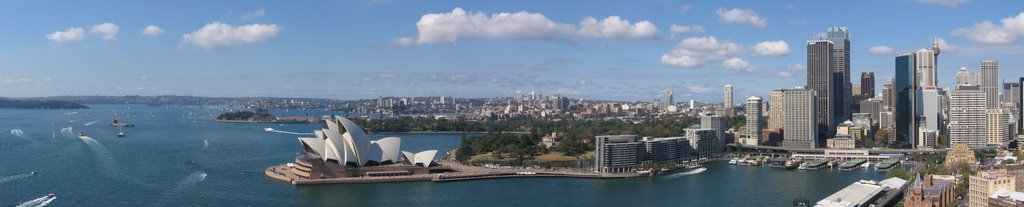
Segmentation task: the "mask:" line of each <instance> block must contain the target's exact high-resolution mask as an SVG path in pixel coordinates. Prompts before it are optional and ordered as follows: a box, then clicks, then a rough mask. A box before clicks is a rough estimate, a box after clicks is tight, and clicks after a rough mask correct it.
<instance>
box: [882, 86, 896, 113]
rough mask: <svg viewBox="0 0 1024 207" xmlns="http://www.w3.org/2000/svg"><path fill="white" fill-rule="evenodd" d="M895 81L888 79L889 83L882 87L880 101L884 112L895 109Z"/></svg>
mask: <svg viewBox="0 0 1024 207" xmlns="http://www.w3.org/2000/svg"><path fill="white" fill-rule="evenodd" d="M895 82H896V79H889V83H886V84H885V85H883V86H882V99H883V102H884V104H885V111H892V109H894V108H896V89H895V88H896V87H895V86H894V85H895V84H894V83H895Z"/></svg>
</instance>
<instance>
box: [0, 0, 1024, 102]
mask: <svg viewBox="0 0 1024 207" xmlns="http://www.w3.org/2000/svg"><path fill="white" fill-rule="evenodd" d="M929 2H935V1H910V0H908V1H895V2H881V1H876V2H870V3H864V5H860V4H854V3H843V2H838V3H829V4H832V5H830V6H837V7H846V8H849V9H848V10H843V11H831V12H834V13H835V14H826V13H825V12H823V11H815V10H814V9H813V7H812V4H807V3H799V2H788V3H786V2H784V3H771V4H769V3H760V2H758V3H749V2H740V1H728V2H630V3H616V2H608V3H604V4H601V5H597V6H592V5H591V6H583V7H580V8H579V9H565V8H561V7H552V6H550V5H544V4H541V3H523V4H517V5H505V4H483V3H479V2H451V3H444V4H429V3H420V2H405V1H370V2H343V3H336V2H327V3H320V2H318V3H314V4H318V5H321V6H320V7H318V8H314V9H300V8H302V6H303V5H289V4H283V3H273V2H254V3H251V4H248V5H235V4H230V3H222V2H218V3H213V4H211V5H208V6H204V7H202V8H192V7H188V6H185V5H187V4H176V3H171V2H167V3H163V2H159V3H138V2H127V1H126V2H104V3H101V4H98V5H92V4H90V5H88V6H86V5H82V4H85V3H68V4H59V5H50V4H47V3H40V2H13V3H12V2H6V3H2V4H3V6H0V17H5V18H2V19H3V20H0V25H4V26H8V27H12V28H19V29H18V30H17V31H12V32H9V33H7V34H5V38H3V39H2V40H0V41H2V42H0V44H4V45H7V46H8V48H9V50H5V51H4V52H0V57H2V58H0V63H2V64H0V68H5V70H4V71H5V72H7V73H5V74H4V77H0V86H2V87H0V93H3V94H5V96H11V97H38V96H54V95H195V96H227V97H239V96H276V97H310V98H331V99H343V100H352V99H367V98H376V97H379V96H389V97H390V96H454V97H491V96H511V95H519V94H527V93H529V92H531V91H536V92H541V93H544V94H561V95H563V96H568V97H578V98H587V99H601V100H626V101H631V100H640V101H649V100H652V99H655V98H659V97H663V94H661V93H660V91H663V90H665V89H669V88H671V89H676V90H677V91H676V93H675V99H677V100H690V99H695V100H698V101H702V102H709V103H714V102H717V101H716V100H721V94H722V93H723V91H722V90H723V89H722V86H723V85H726V84H732V85H734V87H735V92H734V93H735V96H734V97H749V96H762V97H767V95H768V94H769V93H770V92H771V90H772V89H776V88H793V87H796V86H800V85H801V84H802V82H804V81H803V79H804V78H805V77H804V76H803V74H805V73H806V72H805V70H806V68H807V67H806V65H805V62H806V61H805V56H806V54H805V52H806V51H804V50H803V49H801V47H800V46H799V44H802V43H804V42H806V41H808V40H815V39H817V38H815V36H822V35H823V34H824V32H825V31H826V29H827V28H829V27H832V26H840V27H846V28H849V31H850V36H851V37H850V41H851V44H850V50H849V51H850V53H851V55H850V56H851V58H850V59H851V60H850V63H851V64H850V65H851V67H850V68H851V70H850V71H849V73H850V74H860V73H861V72H874V73H875V75H876V77H877V79H878V80H882V81H877V83H876V84H875V88H881V87H880V86H881V84H882V83H884V82H886V81H884V80H888V79H891V78H892V77H894V73H893V72H894V71H893V68H892V60H893V58H894V57H895V55H896V54H897V53H902V52H913V51H917V50H919V49H924V48H930V47H931V43H932V42H933V41H938V43H939V45H940V47H941V48H942V50H943V55H942V61H941V62H940V64H939V65H938V67H939V68H938V74H937V78H938V82H939V85H940V87H948V86H950V85H951V83H954V82H955V81H954V80H955V73H956V69H957V68H959V67H960V66H964V65H965V66H967V67H968V68H969V69H970V71H971V72H973V73H980V69H979V65H978V64H979V62H980V61H981V60H986V59H993V60H999V65H1000V68H1001V69H1003V70H1000V71H999V73H1000V74H999V77H1006V78H1010V80H1012V78H1014V77H1016V76H1018V75H1017V74H1015V73H1017V72H1019V70H1018V69H1016V68H1020V67H1021V66H1022V65H1024V64H1022V63H1021V62H1020V61H1018V60H1014V59H1011V58H1010V57H1012V56H1011V55H1012V54H1014V53H1016V52H1019V51H1020V49H1021V47H1020V43H1018V42H1017V41H1016V38H1017V37H1018V36H1020V35H1024V31H1022V30H1021V29H1020V28H1017V27H1016V26H1015V25H1017V24H1014V23H1017V22H1022V23H1024V13H1022V12H1021V11H1019V10H1016V11H1015V10H1014V9H1013V8H1004V7H1000V5H1001V4H1000V3H998V2H996V3H993V2H977V1H975V2H966V3H957V2H960V1H953V2H952V3H929ZM939 2H942V1H939ZM880 3H886V4H892V5H891V7H889V6H886V7H877V6H873V5H871V4H880ZM813 5H817V4H813ZM40 8H47V11H51V12H47V14H42V13H29V12H26V11H35V10H39V9H40ZM83 8H85V9H83ZM125 8H133V9H125ZM620 8H626V9H620ZM185 9H188V10H189V13H188V15H181V14H180V12H179V11H181V10H185ZM866 10H872V11H877V12H873V14H874V15H873V16H863V15H857V14H858V13H860V12H863V11H866ZM950 13H958V14H959V13H964V14H965V16H966V17H968V18H949V17H947V16H948V14H950ZM52 14H59V15H52ZM821 15H828V16H829V17H830V18H825V19H822V18H816V17H818V16H821ZM437 18H442V19H443V18H449V20H453V21H454V20H458V21H462V20H467V21H468V22H461V23H459V22H447V23H445V22H443V21H433V20H438V19H437ZM502 18H506V19H502ZM25 19H32V20H34V21H32V22H31V23H29V22H27V21H24V20H25ZM357 19H370V20H373V21H357ZM499 19H502V20H508V21H498V20H499ZM826 19H827V20H826ZM897 19H899V20H900V21H896V20H897ZM924 19H928V20H929V21H922V20H924ZM428 20H431V21H428ZM469 20H472V21H469ZM627 21H628V22H627ZM904 21H915V22H919V23H920V24H915V27H914V28H905V27H903V24H901V22H904ZM986 22H988V23H986ZM512 23H521V24H512ZM150 26H152V27H150ZM514 26H520V27H514ZM516 28H519V29H523V28H529V32H524V31H526V30H516ZM476 29H481V30H476ZM218 31H221V32H223V33H217V32H218ZM971 31H984V32H971ZM894 32H896V33H900V34H901V35H898V36H894V35H891V34H892V33H894ZM736 34H743V35H736ZM822 37H823V36H822ZM396 60H398V61H396ZM850 79H851V80H850V81H851V82H853V83H854V84H856V83H858V82H859V81H858V80H853V79H854V78H850ZM351 88H360V89H361V90H349V89H351ZM323 89H326V90H323ZM740 101H742V100H740ZM733 102H734V103H736V102H738V101H736V100H733Z"/></svg>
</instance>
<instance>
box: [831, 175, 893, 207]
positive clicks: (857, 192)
mask: <svg viewBox="0 0 1024 207" xmlns="http://www.w3.org/2000/svg"><path fill="white" fill-rule="evenodd" d="M904 182H905V181H904ZM872 183H873V181H872V182H856V183H853V184H850V186H846V188H843V189H842V190H839V192H836V193H833V194H832V195H830V196H828V197H826V198H825V199H822V200H821V201H818V203H816V205H815V206H816V207H849V206H864V205H865V204H870V203H869V202H871V201H872V200H873V199H874V198H876V197H877V196H878V195H879V193H881V192H882V191H883V190H886V189H888V187H886V186H882V185H876V184H872Z"/></svg>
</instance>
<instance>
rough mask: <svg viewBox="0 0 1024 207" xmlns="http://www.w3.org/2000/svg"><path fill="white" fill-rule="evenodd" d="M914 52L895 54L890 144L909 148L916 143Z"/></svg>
mask: <svg viewBox="0 0 1024 207" xmlns="http://www.w3.org/2000/svg"><path fill="white" fill-rule="evenodd" d="M914 56H915V55H914V53H906V54H902V55H899V56H896V85H895V86H896V87H895V92H896V97H895V98H896V99H895V100H896V108H895V109H894V110H893V112H895V116H896V117H895V118H896V120H895V121H896V122H895V123H894V124H895V126H896V127H895V132H896V139H895V140H893V143H890V146H891V147H893V148H909V147H911V146H912V144H914V143H917V141H916V140H917V139H916V137H917V127H918V124H917V83H918V81H917V80H916V78H917V72H916V68H917V67H914V63H915V62H916V61H914V60H915V58H914Z"/></svg>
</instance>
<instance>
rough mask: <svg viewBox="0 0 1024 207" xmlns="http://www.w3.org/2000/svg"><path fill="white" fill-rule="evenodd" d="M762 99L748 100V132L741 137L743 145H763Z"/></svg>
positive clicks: (751, 98)
mask: <svg viewBox="0 0 1024 207" xmlns="http://www.w3.org/2000/svg"><path fill="white" fill-rule="evenodd" d="M761 101H762V100H761V97H757V96H751V97H750V98H747V111H746V114H747V120H746V121H747V123H746V127H747V131H746V132H745V133H744V134H743V136H742V137H740V143H741V144H743V145H759V144H760V143H761V131H762V130H761V129H762V126H761V114H762V113H763V110H761Z"/></svg>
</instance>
